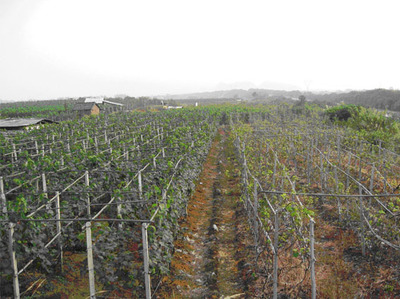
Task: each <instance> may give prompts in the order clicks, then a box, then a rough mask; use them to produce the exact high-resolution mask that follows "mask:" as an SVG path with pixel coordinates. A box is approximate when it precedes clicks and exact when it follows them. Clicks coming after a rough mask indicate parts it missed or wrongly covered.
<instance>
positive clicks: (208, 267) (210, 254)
mask: <svg viewBox="0 0 400 299" xmlns="http://www.w3.org/2000/svg"><path fill="white" fill-rule="evenodd" d="M239 183H240V177H239V175H238V169H237V165H235V163H234V152H233V146H232V145H231V144H229V141H228V136H227V134H226V132H225V131H224V130H223V129H220V130H219V131H218V133H217V137H216V139H215V140H214V142H213V144H212V147H211V150H210V152H209V155H208V157H207V159H206V161H205V164H204V168H203V171H202V173H201V175H200V177H199V181H198V184H197V188H196V190H195V192H194V194H193V196H192V198H191V200H190V202H189V205H188V215H187V218H186V219H185V220H184V221H183V222H182V224H181V225H182V227H183V229H184V234H183V236H182V238H180V239H178V240H177V241H176V243H175V246H176V250H175V254H174V257H173V260H172V263H171V275H169V276H168V277H167V278H166V279H165V281H164V282H163V285H162V287H161V290H160V291H159V292H157V297H158V298H227V297H229V296H234V297H231V298H245V297H246V292H248V284H249V280H250V277H251V271H249V264H248V263H247V262H246V260H248V259H249V257H250V255H251V246H250V245H251V240H250V239H247V238H245V236H247V237H250V233H248V232H249V228H248V225H247V219H246V216H245V214H244V213H243V211H242V203H241V202H240V186H239ZM235 295H236V296H235Z"/></svg>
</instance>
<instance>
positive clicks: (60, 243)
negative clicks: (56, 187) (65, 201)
mask: <svg viewBox="0 0 400 299" xmlns="http://www.w3.org/2000/svg"><path fill="white" fill-rule="evenodd" d="M56 219H57V220H58V221H56V226H57V235H58V238H57V239H58V251H59V255H60V269H61V273H63V266H64V257H63V244H62V235H61V210H60V192H58V191H57V193H56Z"/></svg>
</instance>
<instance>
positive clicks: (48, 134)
mask: <svg viewBox="0 0 400 299" xmlns="http://www.w3.org/2000/svg"><path fill="white" fill-rule="evenodd" d="M294 112H295V111H294V110H293V109H290V108H289V107H288V106H257V107H256V106H208V107H203V108H193V109H190V108H187V109H186V108H185V109H182V110H165V111H162V112H153V113H151V112H135V113H125V112H124V113H114V114H110V115H100V116H97V117H87V118H83V119H81V120H75V121H64V122H61V123H60V124H56V125H47V126H45V127H43V128H41V129H38V130H32V131H29V132H25V131H24V132H20V133H17V134H13V135H12V136H8V135H7V134H4V135H1V134H0V197H1V205H2V209H1V213H0V221H1V224H2V225H1V228H0V235H1V241H0V260H1V262H0V273H1V274H0V297H2V298H3V297H6V298H7V297H12V296H14V297H15V298H19V297H26V298H43V297H51V296H61V297H63V298H64V297H66V296H75V297H82V298H85V297H90V298H95V297H97V298H121V297H130V298H151V297H152V296H155V295H157V291H158V289H159V287H160V285H162V282H163V277H165V276H168V275H169V271H170V264H171V261H172V260H173V258H174V252H175V246H174V241H175V240H176V239H177V237H178V236H179V235H180V234H181V233H182V231H181V226H180V220H181V219H183V218H185V217H186V216H187V213H188V211H187V207H188V203H189V200H190V197H191V195H192V194H193V192H194V190H195V188H196V182H197V180H198V177H199V175H200V173H201V171H202V169H203V162H204V161H205V159H206V157H207V155H208V154H209V150H210V147H211V145H212V142H213V140H214V139H215V136H216V135H217V132H218V128H220V127H221V126H223V127H224V128H225V130H227V131H229V136H228V137H227V138H229V142H230V144H231V145H232V148H234V149H235V153H236V163H237V165H238V166H237V168H236V169H232V170H230V172H232V173H233V174H232V173H231V174H228V171H226V172H227V174H226V175H227V176H228V175H229V176H238V177H240V180H241V186H240V187H241V204H242V208H243V209H244V210H245V211H246V215H247V219H248V223H249V225H250V227H251V232H249V234H248V238H251V242H252V244H253V246H252V248H253V250H254V253H255V256H256V258H254V259H251V260H249V261H248V263H250V264H251V265H252V266H251V267H252V269H253V270H252V271H253V279H254V280H253V286H252V287H251V288H250V289H249V290H248V291H247V292H248V293H247V295H249V296H254V297H267V298H270V297H273V298H278V296H281V295H282V296H288V297H290V298H297V297H313V298H315V297H321V298H332V297H336V298H343V297H346V296H351V297H355V296H364V295H369V296H373V295H377V296H384V295H387V296H389V297H390V296H395V295H396V294H397V295H399V294H400V285H399V283H398V281H400V277H399V276H398V275H399V274H398V273H400V272H399V262H398V260H399V249H400V231H399V223H398V221H399V212H400V194H398V192H397V191H398V189H399V186H400V178H399V177H398V173H399V170H400V169H399V168H400V167H399V161H400V157H399V155H398V154H397V153H395V152H393V151H391V150H389V149H387V148H385V147H384V144H383V143H380V142H375V143H370V142H368V141H366V139H364V138H362V137H361V136H357V135H355V133H354V132H353V131H351V130H347V129H346V128H343V127H339V126H336V125H333V124H332V123H331V122H329V120H327V119H326V118H323V116H322V115H321V114H320V113H319V112H318V111H317V110H315V111H313V110H307V111H303V112H302V113H297V112H296V113H294ZM220 150H221V151H224V150H226V149H224V148H221V149H220ZM221 167H222V166H220V168H221ZM220 172H221V173H224V170H223V168H221V169H220ZM227 193H228V192H227ZM364 265H368V266H369V267H370V270H369V272H376V273H375V274H376V277H374V278H373V280H374V281H373V282H366V281H362V277H366V275H365V273H366V272H367V271H368V270H366V268H365V266H364ZM77 271H78V272H79V271H80V274H79V275H77V274H76V273H75V272H77ZM380 271H381V272H380ZM76 275H77V276H78V277H79V279H78V280H82V281H84V283H85V284H86V285H85V286H80V287H79V288H78V287H74V286H75V285H74V284H73V283H72V282H71V281H70V280H71V278H73V277H76ZM346 275H347V276H346ZM379 275H380V276H379ZM82 277H85V279H84V280H83V279H82ZM350 277H353V280H352V283H349V284H346V283H345V281H346V280H347V279H350ZM368 277H369V278H370V277H371V275H370V276H368ZM354 279H357V280H354ZM333 280H336V281H337V283H336V284H335V283H333ZM339 285H340V287H339ZM361 285H362V288H361V287H358V286H361ZM68 288H70V289H68ZM82 289H83V291H82ZM74 292H75V293H74ZM349 294H350V295H349Z"/></svg>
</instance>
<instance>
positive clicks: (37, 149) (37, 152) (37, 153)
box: [35, 140, 39, 155]
mask: <svg viewBox="0 0 400 299" xmlns="http://www.w3.org/2000/svg"><path fill="white" fill-rule="evenodd" d="M35 150H36V155H39V147H38V143H37V141H36V140H35Z"/></svg>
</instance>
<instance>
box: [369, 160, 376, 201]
mask: <svg viewBox="0 0 400 299" xmlns="http://www.w3.org/2000/svg"><path fill="white" fill-rule="evenodd" d="M374 174H375V163H373V164H372V170H371V180H370V184H369V191H370V192H371V194H373V193H374ZM371 201H372V198H371V197H370V198H369V202H368V205H369V208H371Z"/></svg>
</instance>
